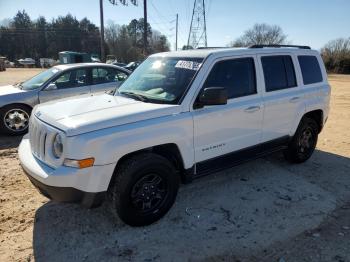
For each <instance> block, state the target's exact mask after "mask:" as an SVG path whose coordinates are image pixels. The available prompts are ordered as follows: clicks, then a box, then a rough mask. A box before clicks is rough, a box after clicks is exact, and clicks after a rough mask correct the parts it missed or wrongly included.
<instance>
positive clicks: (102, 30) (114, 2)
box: [100, 0, 138, 62]
mask: <svg viewBox="0 0 350 262" xmlns="http://www.w3.org/2000/svg"><path fill="white" fill-rule="evenodd" d="M129 1H130V2H131V3H132V4H133V5H134V6H137V2H138V1H137V0H129ZM109 2H110V3H111V4H112V5H117V4H118V0H109ZM119 2H120V4H122V5H124V6H126V5H128V1H127V0H119ZM100 21H101V22H100V23H101V25H100V27H101V28H100V45H101V61H102V62H105V61H106V57H105V56H106V55H105V27H104V23H103V0H100Z"/></svg>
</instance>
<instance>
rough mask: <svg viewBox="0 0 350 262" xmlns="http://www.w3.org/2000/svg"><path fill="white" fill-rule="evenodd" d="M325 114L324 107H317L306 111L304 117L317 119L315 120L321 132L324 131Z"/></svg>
mask: <svg viewBox="0 0 350 262" xmlns="http://www.w3.org/2000/svg"><path fill="white" fill-rule="evenodd" d="M323 115H324V114H323V110H322V109H316V110H312V111H309V112H307V113H305V114H304V115H303V117H302V118H304V117H307V118H310V119H313V120H315V122H316V123H317V125H318V132H319V133H320V132H321V131H322V128H323V123H324V120H323Z"/></svg>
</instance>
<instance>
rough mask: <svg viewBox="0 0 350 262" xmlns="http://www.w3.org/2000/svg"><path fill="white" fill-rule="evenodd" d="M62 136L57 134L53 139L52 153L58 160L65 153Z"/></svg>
mask: <svg viewBox="0 0 350 262" xmlns="http://www.w3.org/2000/svg"><path fill="white" fill-rule="evenodd" d="M62 140H63V139H62V136H61V135H60V134H57V135H56V136H55V138H54V139H53V144H52V153H53V155H54V156H55V157H56V158H60V157H61V156H62V152H63V143H62Z"/></svg>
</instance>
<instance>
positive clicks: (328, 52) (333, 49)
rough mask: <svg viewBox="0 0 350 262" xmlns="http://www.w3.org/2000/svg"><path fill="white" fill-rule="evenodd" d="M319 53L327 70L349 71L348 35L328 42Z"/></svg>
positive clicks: (349, 49)
mask: <svg viewBox="0 0 350 262" xmlns="http://www.w3.org/2000/svg"><path fill="white" fill-rule="evenodd" d="M321 54H322V58H323V61H324V63H325V65H326V68H327V70H328V71H329V72H334V73H346V74H349V73H350V37H349V38H338V39H335V40H332V41H330V42H328V43H327V44H326V45H325V46H324V47H323V48H322V49H321Z"/></svg>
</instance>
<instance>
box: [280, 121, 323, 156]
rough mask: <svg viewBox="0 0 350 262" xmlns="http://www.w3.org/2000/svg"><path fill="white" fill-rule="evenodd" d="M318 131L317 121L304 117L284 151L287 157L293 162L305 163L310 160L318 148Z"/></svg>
mask: <svg viewBox="0 0 350 262" xmlns="http://www.w3.org/2000/svg"><path fill="white" fill-rule="evenodd" d="M318 133H319V128H318V125H317V123H316V121H315V120H313V119H311V118H306V117H305V118H303V119H302V120H301V121H300V124H299V126H298V129H297V131H296V132H295V134H294V136H293V138H292V140H291V142H290V143H289V145H288V148H287V149H286V150H285V151H284V156H285V158H286V159H287V160H288V161H289V162H291V163H303V162H305V161H306V160H308V159H309V158H310V157H311V155H312V153H313V152H314V150H315V148H316V144H317V139H318Z"/></svg>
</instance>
